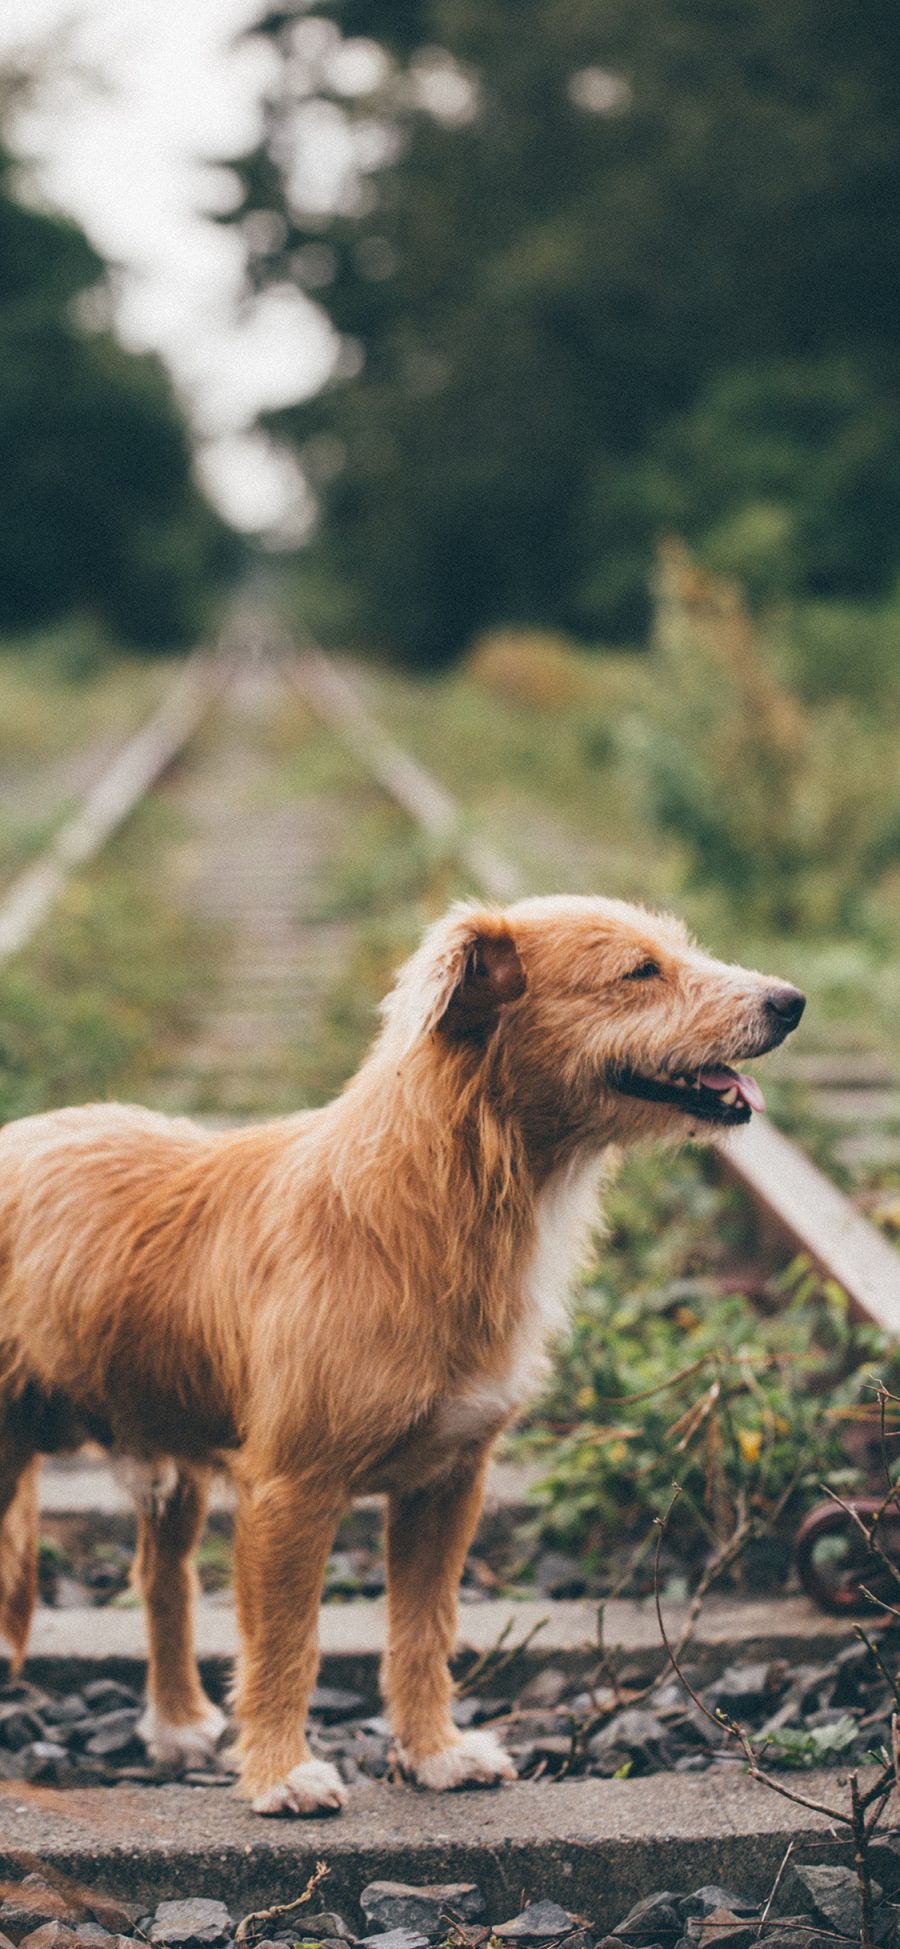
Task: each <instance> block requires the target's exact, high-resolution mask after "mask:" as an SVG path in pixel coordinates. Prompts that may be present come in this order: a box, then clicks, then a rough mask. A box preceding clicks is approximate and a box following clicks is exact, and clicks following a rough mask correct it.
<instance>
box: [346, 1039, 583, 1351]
mask: <svg viewBox="0 0 900 1949" xmlns="http://www.w3.org/2000/svg"><path fill="white" fill-rule="evenodd" d="M435 1054H436V1051H435V1048H434V1041H433V1039H431V1040H430V1042H429V1044H428V1045H425V1046H422V1047H420V1048H418V1049H414V1050H412V1051H411V1052H410V1053H409V1055H408V1056H407V1057H406V1058H405V1060H404V1061H403V1062H401V1063H400V1064H390V1065H389V1064H387V1063H386V1062H385V1061H384V1059H383V1056H382V1055H381V1053H380V1051H379V1049H378V1046H377V1045H376V1048H375V1050H374V1051H373V1053H372V1055H371V1057H370V1058H369V1060H368V1061H367V1062H366V1063H365V1064H364V1065H363V1067H362V1069H361V1070H360V1071H359V1072H358V1074H357V1075H356V1076H355V1077H354V1078H353V1080H352V1082H351V1083H350V1084H349V1086H348V1088H347V1090H346V1091H345V1092H344V1095H343V1096H342V1097H341V1098H339V1099H338V1102H337V1103H336V1104H333V1105H331V1106H330V1107H329V1109H328V1111H326V1112H325V1115H326V1116H327V1117H328V1118H329V1119H330V1121H331V1124H332V1131H331V1142H330V1143H329V1145H328V1150H327V1168H328V1176H329V1182H330V1185H331V1187H332V1189H333V1190H334V1191H337V1193H338V1195H339V1196H340V1198H341V1201H342V1203H343V1206H344V1209H345V1211H346V1213H347V1216H348V1217H349V1218H351V1219H352V1220H353V1222H354V1223H355V1224H357V1225H359V1226H362V1227H363V1228H364V1229H365V1232H366V1234H367V1237H368V1240H369V1243H370V1246H371V1249H373V1250H375V1251H377V1252H378V1254H379V1256H380V1258H381V1259H382V1262H384V1261H387V1262H389V1263H390V1264H391V1265H392V1267H393V1268H395V1271H396V1279H397V1282H398V1286H399V1288H400V1290H399V1292H398V1299H399V1301H400V1303H401V1305H402V1303H403V1301H404V1300H406V1299H408V1300H409V1303H410V1305H411V1306H412V1307H414V1306H415V1305H416V1304H417V1303H418V1304H421V1296H422V1294H423V1293H424V1292H427V1293H428V1294H429V1297H430V1298H431V1301H432V1305H433V1307H434V1309H435V1310H434V1316H433V1325H434V1329H435V1331H436V1332H437V1333H438V1334H441V1325H440V1322H441V1321H442V1320H443V1321H444V1322H445V1327H444V1331H445V1332H446V1336H447V1343H448V1349H449V1348H454V1349H455V1348H458V1345H459V1338H458V1336H459V1331H460V1326H461V1324H467V1325H468V1326H469V1328H470V1330H471V1331H473V1332H475V1333H477V1335H478V1336H479V1339H480V1341H481V1343H482V1345H483V1347H484V1350H485V1352H487V1351H488V1349H489V1348H490V1347H492V1346H496V1345H497V1344H498V1343H502V1342H503V1341H504V1340H505V1339H507V1338H508V1337H509V1335H510V1333H512V1332H514V1331H515V1330H516V1329H517V1327H518V1324H519V1320H520V1316H521V1311H522V1304H523V1279H524V1277H525V1275H526V1271H527V1268H528V1266H529V1264H530V1263H532V1262H533V1260H534V1257H535V1254H536V1253H539V1252H540V1240H539V1238H538V1233H539V1231H540V1228H541V1225H542V1220H543V1218H544V1216H545V1214H546V1211H547V1210H548V1209H549V1208H550V1207H552V1209H553V1211H554V1221H553V1222H554V1227H555V1228H556V1227H558V1223H559V1209H560V1204H561V1202H562V1203H565V1201H566V1190H565V1187H566V1186H575V1185H576V1184H581V1183H583V1181H584V1179H585V1177H586V1175H589V1174H590V1171H591V1169H592V1168H593V1169H594V1176H595V1177H598V1176H599V1173H600V1165H601V1146H600V1145H599V1144H598V1143H597V1141H596V1138H591V1139H589V1140H585V1139H579V1138H578V1137H577V1136H575V1135H574V1134H572V1133H565V1132H560V1131H559V1129H558V1128H555V1129H551V1128H549V1126H546V1127H544V1128H540V1127H538V1128H537V1130H536V1132H534V1133H532V1132H528V1133H526V1131H525V1130H523V1127H522V1119H521V1118H520V1117H519V1116H518V1115H517V1114H516V1111H515V1109H514V1107H513V1105H512V1102H511V1094H510V1091H509V1089H508V1085H507V1083H506V1080H505V1079H504V1076H503V1073H502V1062H493V1061H492V1060H491V1056H490V1054H489V1053H488V1052H484V1051H482V1052H481V1053H480V1054H475V1053H473V1052H470V1051H468V1050H466V1049H453V1048H447V1049H446V1050H444V1051H442V1052H441V1054H442V1059H441V1060H438V1061H436V1060H435ZM486 1070H487V1071H488V1074H487V1076H486V1075H485V1071H486ZM582 1166H585V1167H587V1171H585V1170H584V1169H582V1168H581V1167H582ZM388 1187H389V1190H390V1195H386V1192H387V1189H388ZM548 1201H549V1203H548ZM583 1203H584V1198H583V1195H580V1196H579V1205H583ZM594 1215H595V1216H598V1214H596V1212H595V1214H594ZM583 1230H584V1224H583V1221H579V1231H580V1232H583Z"/></svg>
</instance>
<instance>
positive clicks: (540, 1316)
mask: <svg viewBox="0 0 900 1949" xmlns="http://www.w3.org/2000/svg"><path fill="white" fill-rule="evenodd" d="M602 1176H603V1159H602V1157H600V1158H597V1157H592V1158H591V1159H590V1160H589V1161H588V1162H585V1161H584V1160H583V1159H580V1160H578V1161H577V1162H576V1163H574V1164H570V1165H567V1166H566V1167H565V1168H564V1169H563V1170H561V1171H559V1172H557V1174H556V1175H555V1176H554V1177H552V1178H550V1179H549V1180H548V1182H547V1184H546V1185H545V1186H544V1189H543V1190H542V1191H541V1192H540V1194H539V1196H538V1201H537V1228H536V1234H535V1241H534V1247H533V1250H532V1253H531V1257H530V1259H529V1261H528V1264H527V1267H526V1270H525V1276H524V1278H523V1281H522V1315H521V1321H520V1324H519V1328H518V1331H517V1332H516V1333H515V1334H514V1336H513V1338H512V1341H511V1343H510V1347H509V1357H508V1360H507V1363H506V1366H505V1367H504V1369H503V1371H502V1372H501V1373H499V1374H493V1375H491V1377H490V1378H489V1379H483V1380H477V1381H473V1382H471V1383H469V1384H468V1385H467V1386H465V1387H464V1388H462V1389H461V1390H460V1392H459V1393H458V1394H455V1395H453V1396H452V1397H451V1398H450V1399H448V1400H446V1401H444V1402H442V1404H441V1407H440V1409H439V1411H438V1414H437V1417H436V1419H435V1422H434V1429H433V1432H434V1435H435V1436H436V1437H437V1440H438V1441H439V1442H440V1443H447V1444H448V1445H454V1446H455V1445H456V1444H457V1443H467V1442H470V1441H477V1440H479V1438H481V1437H482V1436H487V1435H490V1434H491V1433H492V1432H494V1431H496V1430H497V1429H498V1428H500V1427H502V1426H503V1424H504V1422H506V1421H508V1420H509V1418H510V1416H511V1415H513V1414H515V1413H516V1411H517V1410H518V1409H519V1408H521V1407H522V1406H524V1404H525V1402H526V1401H527V1400H528V1398H529V1396H530V1395H531V1394H532V1393H533V1392H534V1390H535V1387H536V1386H537V1384H538V1382H539V1381H540V1380H541V1379H542V1377H543V1374H544V1371H545V1367H546V1356H547V1351H548V1347H549V1346H550V1344H551V1342H552V1341H553V1340H554V1339H556V1337H557V1336H558V1335H559V1334H560V1333H561V1332H562V1331H563V1328H564V1327H565V1325H566V1322H567V1318H568V1306H569V1300H570V1298H571V1291H572V1285H573V1282H574V1279H575V1275H576V1273H577V1272H578V1271H579V1269H580V1267H581V1266H582V1265H583V1264H584V1262H585V1259H586V1258H587V1255H588V1246H589V1242H590V1237H591V1232H592V1230H593V1229H594V1228H595V1227H596V1225H597V1222H598V1217H599V1213H598V1209H597V1199H598V1191H599V1187H600V1182H601V1178H602Z"/></svg>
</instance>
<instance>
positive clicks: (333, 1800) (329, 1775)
mask: <svg viewBox="0 0 900 1949" xmlns="http://www.w3.org/2000/svg"><path fill="white" fill-rule="evenodd" d="M251 1804H252V1807H253V1812H254V1813H255V1814H339V1813H340V1812H341V1810H342V1808H344V1807H346V1805H347V1789H346V1787H345V1785H344V1782H343V1780H342V1779H341V1776H340V1774H339V1772H338V1770H337V1767H336V1766H332V1765H331V1764H330V1763H329V1761H328V1760H302V1761H301V1763H300V1765H299V1766H293V1767H292V1768H291V1771H290V1773H289V1774H288V1776H287V1779H285V1780H279V1781H277V1783H276V1785H275V1786H274V1787H266V1789H265V1792H264V1793H257V1794H256V1795H254V1798H253V1801H252V1803H251Z"/></svg>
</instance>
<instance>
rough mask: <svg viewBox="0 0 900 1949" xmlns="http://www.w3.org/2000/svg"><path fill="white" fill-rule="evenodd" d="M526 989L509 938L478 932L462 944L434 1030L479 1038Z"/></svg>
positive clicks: (508, 936)
mask: <svg viewBox="0 0 900 1949" xmlns="http://www.w3.org/2000/svg"><path fill="white" fill-rule="evenodd" d="M525 986H526V982H525V970H524V968H523V966H522V962H521V959H520V957H519V950H518V948H517V947H516V944H515V941H514V940H513V938H512V935H511V934H508V933H506V932H500V933H482V932H479V933H477V934H476V935H475V936H474V938H472V937H470V939H469V940H468V941H467V942H466V943H464V952H463V955H462V962H461V967H460V969H459V972H458V975H457V979H456V982H455V984H454V986H453V989H452V991H451V993H450V996H449V999H448V1001H447V1006H446V1008H445V1009H444V1011H443V1014H442V1015H441V1016H440V1017H439V1019H438V1022H437V1025H436V1026H437V1027H438V1028H441V1029H443V1030H445V1031H446V1033H447V1034H448V1035H452V1036H467V1035H473V1036H482V1035H484V1034H486V1032H487V1031H488V1030H489V1029H490V1028H492V1027H493V1024H494V1022H495V1021H496V1019H497V1016H498V1015H499V1013H500V1010H501V1008H503V1007H504V1006H505V1005H506V1003H507V1002H514V1001H516V1000H517V999H518V997H519V995H522V994H524V992H525Z"/></svg>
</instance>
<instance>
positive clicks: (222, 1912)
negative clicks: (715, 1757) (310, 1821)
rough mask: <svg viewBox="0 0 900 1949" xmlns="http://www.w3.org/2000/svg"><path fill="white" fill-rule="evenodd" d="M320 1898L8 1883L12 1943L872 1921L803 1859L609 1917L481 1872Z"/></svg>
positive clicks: (363, 1948) (576, 1944) (556, 1934)
mask: <svg viewBox="0 0 900 1949" xmlns="http://www.w3.org/2000/svg"><path fill="white" fill-rule="evenodd" d="M875 1853H876V1855H877V1868H878V1873H879V1875H880V1877H881V1879H878V1878H877V1877H875V1876H873V1878H872V1896H873V1899H874V1904H875V1941H876V1943H877V1945H878V1949H897V1944H898V1942H900V1835H891V1834H888V1835H886V1836H884V1837H883V1838H882V1839H881V1840H880V1841H879V1842H878V1843H877V1846H876V1849H875ZM326 1886H327V1878H326ZM301 1892H302V1888H301ZM318 1896H319V1890H318V1888H317V1889H316V1891H315V1894H314V1896H313V1899H312V1902H311V1904H310V1906H309V1908H308V1910H307V1909H306V1908H305V1907H304V1906H303V1905H302V1904H298V1902H297V1898H296V1896H294V1897H293V1898H288V1900H287V1901H284V1900H282V1901H281V1902H280V1903H278V1902H275V1901H273V1902H272V1903H271V1904H270V1905H268V1906H267V1907H265V1908H263V1909H260V1910H256V1911H254V1912H251V1914H250V1915H249V1916H246V1915H242V1914H241V1913H240V1911H239V1908H238V1907H237V1906H236V1905H235V1904H234V1903H232V1904H231V1905H229V1904H228V1903H226V1902H224V1901H222V1900H221V1899H218V1898H215V1897H210V1896H202V1895H188V1896H184V1895H182V1896H178V1897H174V1898H173V1897H166V1898H163V1899H161V1900H160V1901H158V1902H157V1903H156V1905H155V1907H154V1908H153V1909H151V1910H150V1911H146V1910H145V1909H144V1908H143V1906H142V1904H141V1903H140V1902H117V1901H114V1900H111V1899H110V1898H109V1897H107V1896H104V1895H103V1894H100V1893H94V1892H92V1891H91V1890H88V1889H85V1888H77V1889H76V1888H73V1886H72V1885H71V1884H67V1883H65V1882H63V1881H62V1879H61V1878H59V1877H56V1876H52V1875H50V1876H48V1877H46V1878H45V1877H44V1876H42V1875H41V1874H39V1873H31V1874H28V1875H26V1876H24V1877H23V1878H22V1880H21V1881H20V1882H19V1883H18V1884H17V1885H15V1886H14V1887H12V1888H9V1887H8V1885H7V1894H6V1899H5V1900H4V1901H3V1902H2V1904H0V1949H167V1946H168V1949H243V1945H247V1949H294V1946H295V1945H298V1944H300V1945H303V1944H310V1945H316V1946H317V1949H321V1945H327V1949H340V1946H341V1945H343V1949H438V1945H441V1946H442V1949H487V1946H488V1945H492V1949H496V1945H500V1944H503V1945H508V1949H657V1946H658V1949H712V1946H713V1945H714V1944H727V1945H729V1949H751V1945H754V1944H756V1943H763V1944H766V1943H771V1944H775V1943H777V1944H779V1945H780V1949H786V1946H787V1949H832V1945H834V1943H835V1942H836V1941H844V1942H847V1943H852V1942H855V1941H858V1940H859V1928H860V1895H859V1885H858V1881H857V1876H856V1873H855V1871H854V1869H852V1868H851V1867H848V1866H845V1865H841V1864H831V1865H829V1864H825V1865H821V1864H812V1865H806V1864H804V1863H803V1862H802V1861H797V1862H793V1863H791V1864H790V1865H789V1867H788V1869H787V1872H786V1873H784V1874H782V1875H780V1876H779V1877H778V1878H777V1880H776V1882H774V1883H773V1887H772V1888H771V1889H770V1890H769V1892H768V1894H767V1895H766V1897H765V1899H764V1900H759V1899H752V1898H750V1897H748V1896H747V1895H745V1894H744V1893H742V1892H741V1890H740V1888H734V1887H730V1886H723V1885H721V1884H720V1883H718V1882H716V1881H708V1882H704V1883H702V1884H700V1885H699V1886H697V1887H695V1888H691V1889H672V1888H661V1889H658V1890H656V1891H654V1892H653V1893H652V1894H650V1895H646V1896H643V1897H642V1898H641V1899H640V1900H639V1901H637V1902H635V1903H632V1904H631V1905H630V1906H629V1907H628V1908H627V1909H626V1910H625V1911H624V1912H623V1913H622V1915H621V1916H620V1917H619V1918H618V1919H617V1920H616V1922H615V1923H614V1925H613V1926H612V1927H611V1928H609V1927H606V1928H603V1927H598V1925H597V1923H596V1922H595V1920H594V1919H593V1918H592V1917H591V1915H590V1914H579V1913H577V1912H575V1911H574V1910H572V1909H569V1908H566V1907H565V1906H563V1904H561V1903H560V1902H559V1901H557V1900H554V1899H553V1898H552V1897H551V1896H549V1895H538V1896H537V1898H536V1899H534V1900H531V1901H528V1902H526V1903H525V1904H524V1905H523V1906H522V1907H521V1908H520V1909H519V1910H518V1911H517V1912H516V1913H514V1914H509V1915H507V1914H503V1915H498V1914H496V1913H494V1914H492V1913H491V1910H490V1905H489V1903H488V1901H487V1899H486V1897H485V1895H484V1893H483V1891H482V1889H481V1888H480V1887H479V1885H478V1884H477V1883H475V1882H450V1883H434V1882H432V1883H425V1884H418V1885H417V1884H407V1883H402V1882H392V1881H378V1882H371V1883H369V1884H368V1885H366V1886H364V1887H363V1888H362V1890H361V1892H360V1895H359V1900H358V1903H356V1904H355V1912H353V1913H350V1912H349V1911H348V1913H347V1914H342V1913H339V1912H338V1911H336V1910H334V1909H326V1908H323V1907H322V1906H321V1903H320V1901H318V1900H317V1898H318Z"/></svg>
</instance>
